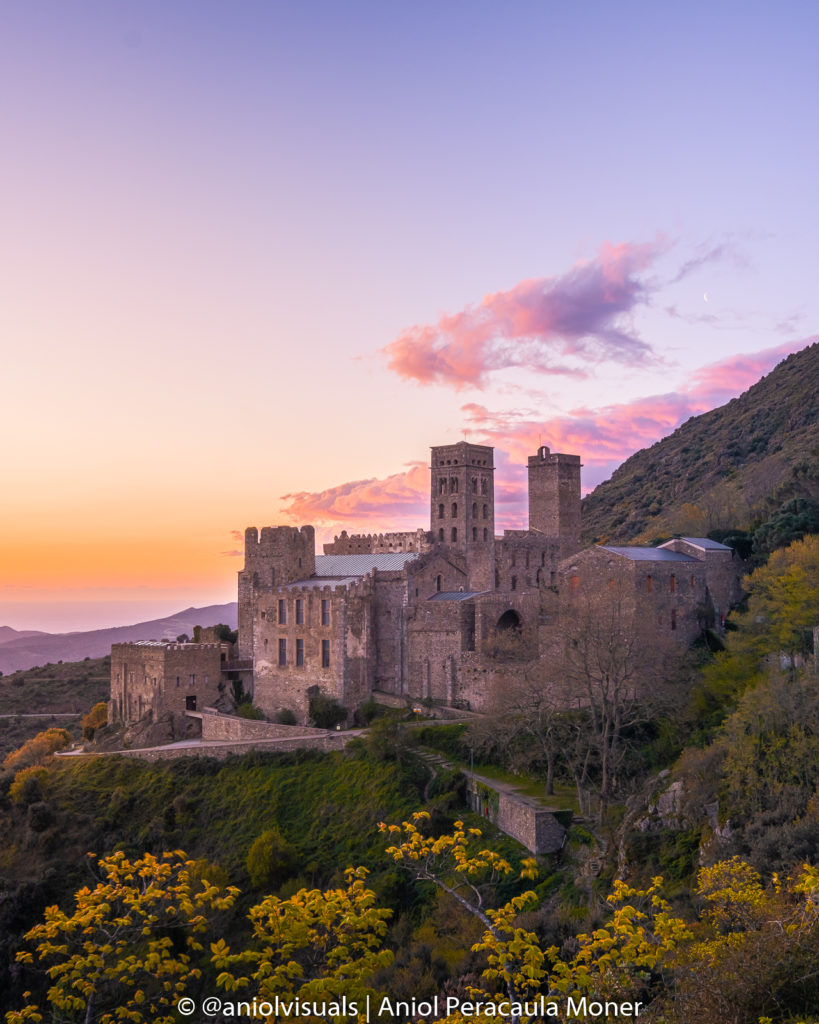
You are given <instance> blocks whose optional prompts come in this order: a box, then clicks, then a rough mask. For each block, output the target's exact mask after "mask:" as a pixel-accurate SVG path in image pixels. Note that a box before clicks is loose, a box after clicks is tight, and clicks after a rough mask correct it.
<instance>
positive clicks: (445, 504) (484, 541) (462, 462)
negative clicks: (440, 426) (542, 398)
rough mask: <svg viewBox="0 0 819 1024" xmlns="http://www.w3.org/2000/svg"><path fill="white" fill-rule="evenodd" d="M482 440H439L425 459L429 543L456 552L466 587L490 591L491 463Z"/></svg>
mask: <svg viewBox="0 0 819 1024" xmlns="http://www.w3.org/2000/svg"><path fill="white" fill-rule="evenodd" d="M493 452H494V449H493V448H489V447H487V446H486V445H480V444H469V442H467V441H459V442H458V443H457V444H447V445H441V446H440V447H437V448H433V449H432V456H431V460H430V477H431V484H430V530H431V531H432V540H433V543H436V544H441V545H445V546H446V547H448V548H450V549H451V550H453V551H457V552H459V553H460V554H461V555H462V556H463V557H464V559H465V561H466V572H467V578H468V580H469V587H470V589H471V590H491V589H492V587H493V586H494V577H495V564H494V563H495V477H494V474H495V467H494V464H493Z"/></svg>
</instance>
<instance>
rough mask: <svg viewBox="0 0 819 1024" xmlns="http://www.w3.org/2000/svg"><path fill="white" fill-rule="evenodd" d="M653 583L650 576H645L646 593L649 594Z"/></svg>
mask: <svg viewBox="0 0 819 1024" xmlns="http://www.w3.org/2000/svg"><path fill="white" fill-rule="evenodd" d="M652 585H653V581H652V579H651V577H650V576H646V593H647V594H650V593H651V589H652Z"/></svg>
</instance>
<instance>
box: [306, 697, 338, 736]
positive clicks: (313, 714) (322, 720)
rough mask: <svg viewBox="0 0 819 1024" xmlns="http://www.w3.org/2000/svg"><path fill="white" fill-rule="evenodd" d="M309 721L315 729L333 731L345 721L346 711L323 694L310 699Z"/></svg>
mask: <svg viewBox="0 0 819 1024" xmlns="http://www.w3.org/2000/svg"><path fill="white" fill-rule="evenodd" d="M310 721H311V722H312V723H313V725H314V726H315V727H316V728H317V729H335V727H336V726H337V725H341V724H342V723H343V722H346V721H347V709H346V708H345V707H343V706H342V705H341V704H339V702H338V701H337V700H336V699H335V697H328V696H327V695H326V694H324V693H317V694H316V695H315V696H313V697H311V698H310Z"/></svg>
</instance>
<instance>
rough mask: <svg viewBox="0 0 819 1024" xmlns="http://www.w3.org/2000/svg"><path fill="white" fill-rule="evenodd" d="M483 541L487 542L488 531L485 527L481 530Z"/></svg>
mask: <svg viewBox="0 0 819 1024" xmlns="http://www.w3.org/2000/svg"><path fill="white" fill-rule="evenodd" d="M483 539H484V540H489V530H487V528H486V527H485V526H484V528H483Z"/></svg>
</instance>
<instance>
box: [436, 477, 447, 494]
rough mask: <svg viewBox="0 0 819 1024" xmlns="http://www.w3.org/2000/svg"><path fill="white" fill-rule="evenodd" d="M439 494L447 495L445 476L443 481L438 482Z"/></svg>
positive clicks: (442, 478)
mask: <svg viewBox="0 0 819 1024" xmlns="http://www.w3.org/2000/svg"><path fill="white" fill-rule="evenodd" d="M438 493H439V494H446V477H445V476H442V477H441V479H440V480H439V481H438Z"/></svg>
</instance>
